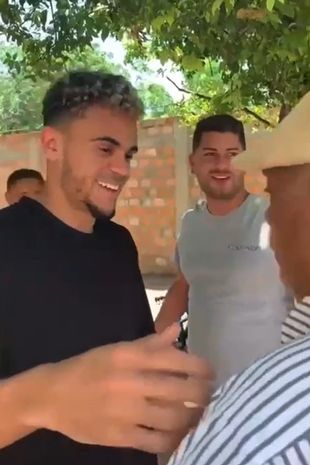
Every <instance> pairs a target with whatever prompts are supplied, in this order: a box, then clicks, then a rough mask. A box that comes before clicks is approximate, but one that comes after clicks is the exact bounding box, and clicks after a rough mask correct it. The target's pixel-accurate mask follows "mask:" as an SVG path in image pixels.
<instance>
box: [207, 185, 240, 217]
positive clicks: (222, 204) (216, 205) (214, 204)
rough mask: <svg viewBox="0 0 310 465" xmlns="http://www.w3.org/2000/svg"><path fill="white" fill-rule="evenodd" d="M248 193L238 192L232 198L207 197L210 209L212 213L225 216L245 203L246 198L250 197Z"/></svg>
mask: <svg viewBox="0 0 310 465" xmlns="http://www.w3.org/2000/svg"><path fill="white" fill-rule="evenodd" d="M248 195H249V194H248V193H247V192H246V191H242V192H240V193H238V194H237V195H236V196H235V197H233V198H232V199H229V200H227V199H214V198H209V197H207V201H208V211H209V213H211V215H215V216H224V215H228V214H229V213H231V212H232V211H234V210H236V209H237V208H239V207H240V205H242V204H243V202H244V201H245V199H246V198H247V197H248Z"/></svg>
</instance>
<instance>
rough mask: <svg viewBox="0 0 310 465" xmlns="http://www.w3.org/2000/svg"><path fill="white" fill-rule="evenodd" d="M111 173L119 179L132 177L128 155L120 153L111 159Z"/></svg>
mask: <svg viewBox="0 0 310 465" xmlns="http://www.w3.org/2000/svg"><path fill="white" fill-rule="evenodd" d="M110 169H111V171H112V172H113V173H114V174H116V175H117V176H119V177H122V178H128V177H129V175H130V162H129V160H128V158H127V156H126V153H123V152H121V151H119V152H118V153H115V154H114V155H113V157H111V159H110Z"/></svg>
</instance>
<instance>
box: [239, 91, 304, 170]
mask: <svg viewBox="0 0 310 465" xmlns="http://www.w3.org/2000/svg"><path fill="white" fill-rule="evenodd" d="M305 163H310V92H308V93H307V94H306V95H305V96H304V97H303V98H302V99H301V100H300V102H299V103H298V104H297V105H296V107H295V108H294V109H293V110H292V111H291V112H290V113H289V114H288V115H287V116H286V117H285V118H284V119H283V120H282V121H281V123H279V125H278V126H277V127H276V128H275V129H273V130H272V132H269V133H267V132H266V133H264V134H259V135H257V136H255V135H252V136H250V137H249V139H248V142H247V149H246V150H245V151H244V152H242V153H240V154H239V155H238V156H237V157H235V158H234V160H233V165H234V166H235V168H238V169H240V170H242V171H245V172H247V173H255V172H259V171H262V170H264V169H267V168H276V167H280V166H292V165H302V164H305Z"/></svg>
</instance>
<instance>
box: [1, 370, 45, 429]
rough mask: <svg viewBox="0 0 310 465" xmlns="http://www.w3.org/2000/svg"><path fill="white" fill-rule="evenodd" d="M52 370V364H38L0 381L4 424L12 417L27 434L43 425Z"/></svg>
mask: <svg viewBox="0 0 310 465" xmlns="http://www.w3.org/2000/svg"><path fill="white" fill-rule="evenodd" d="M51 371H52V365H41V366H38V367H36V368H33V369H31V370H29V371H26V372H24V373H21V374H19V375H16V376H13V377H11V378H9V379H7V380H4V381H3V382H1V383H0V411H1V417H2V418H3V420H4V422H3V425H5V424H6V423H7V421H6V420H8V421H10V422H11V421H12V420H13V421H14V424H16V425H17V426H19V427H20V428H25V429H27V430H29V433H30V432H32V431H35V430H37V429H41V428H44V427H45V425H46V424H47V423H48V420H47V416H48V412H49V402H48V397H49V394H48V393H49V386H50V378H51ZM3 413H4V417H3Z"/></svg>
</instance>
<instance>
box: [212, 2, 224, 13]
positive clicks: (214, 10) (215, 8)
mask: <svg viewBox="0 0 310 465" xmlns="http://www.w3.org/2000/svg"><path fill="white" fill-rule="evenodd" d="M224 1H225V0H214V1H213V5H212V8H211V11H212V14H213V15H215V14H216V13H217V12H218V11H219V9H220V8H221V6H222V4H223V3H224Z"/></svg>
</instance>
